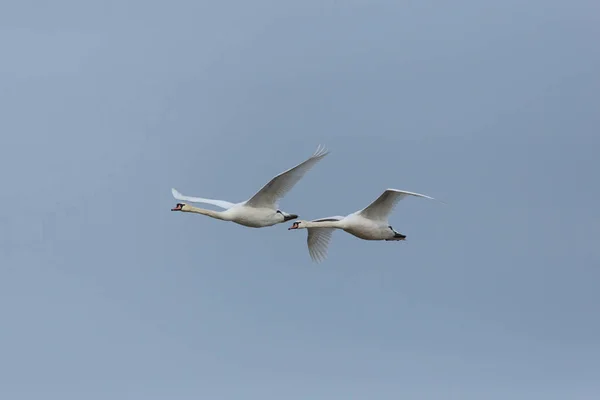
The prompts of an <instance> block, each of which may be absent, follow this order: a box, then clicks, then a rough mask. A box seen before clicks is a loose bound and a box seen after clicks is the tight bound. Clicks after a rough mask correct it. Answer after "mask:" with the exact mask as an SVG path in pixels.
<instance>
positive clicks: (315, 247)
mask: <svg viewBox="0 0 600 400" xmlns="http://www.w3.org/2000/svg"><path fill="white" fill-rule="evenodd" d="M342 219H344V217H340V216H335V217H327V218H320V219H315V220H313V221H312V222H326V221H340V220H342ZM307 230H308V237H307V238H306V243H307V244H308V253H309V254H310V258H311V259H312V260H313V261H314V262H316V263H320V262H321V261H323V260H325V258H327V249H328V248H329V242H330V241H331V235H332V234H333V231H334V230H335V229H334V228H308V229H307Z"/></svg>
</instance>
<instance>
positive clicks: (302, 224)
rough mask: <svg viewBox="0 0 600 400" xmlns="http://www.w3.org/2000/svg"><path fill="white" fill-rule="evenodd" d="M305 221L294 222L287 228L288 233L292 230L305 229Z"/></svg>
mask: <svg viewBox="0 0 600 400" xmlns="http://www.w3.org/2000/svg"><path fill="white" fill-rule="evenodd" d="M306 228H307V226H306V221H303V220H299V221H295V222H294V223H293V224H292V226H290V227H289V228H288V231H291V230H292V229H306Z"/></svg>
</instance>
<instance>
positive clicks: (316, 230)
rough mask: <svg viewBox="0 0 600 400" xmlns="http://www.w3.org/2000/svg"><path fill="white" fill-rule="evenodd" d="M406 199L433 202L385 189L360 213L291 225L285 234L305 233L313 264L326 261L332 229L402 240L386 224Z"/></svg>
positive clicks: (402, 238)
mask: <svg viewBox="0 0 600 400" xmlns="http://www.w3.org/2000/svg"><path fill="white" fill-rule="evenodd" d="M407 196H416V197H423V198H426V199H431V200H435V199H434V198H433V197H429V196H426V195H424V194H419V193H413V192H406V191H404V190H398V189H387V190H386V191H385V192H383V193H382V194H381V196H379V197H378V198H377V200H375V201H374V202H372V203H371V204H369V205H368V206H367V207H366V208H363V209H362V210H360V211H356V212H354V213H352V214H350V215H347V216H345V217H341V216H335V217H327V218H320V219H315V220H313V221H304V220H299V221H295V222H294V223H293V224H292V226H291V227H290V228H288V230H291V229H308V238H307V240H306V242H307V244H308V252H309V254H310V257H311V258H312V260H313V261H314V262H317V263H318V262H321V261H323V260H324V259H325V258H326V257H327V248H328V246H329V241H330V240H331V234H332V233H333V230H334V229H341V230H344V231H346V232H348V233H349V234H351V235H354V236H356V237H357V238H360V239H364V240H386V241H398V240H405V239H406V235H403V234H401V233H398V232H396V231H395V230H394V228H392V227H391V225H390V224H389V222H388V216H389V215H390V213H391V212H392V210H393V209H394V207H395V206H396V204H398V201H400V200H402V199H404V198H405V197H407Z"/></svg>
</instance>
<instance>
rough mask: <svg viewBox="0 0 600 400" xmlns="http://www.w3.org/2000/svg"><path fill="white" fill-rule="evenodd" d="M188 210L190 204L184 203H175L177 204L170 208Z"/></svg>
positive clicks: (172, 209)
mask: <svg viewBox="0 0 600 400" xmlns="http://www.w3.org/2000/svg"><path fill="white" fill-rule="evenodd" d="M189 210H190V206H188V205H187V204H185V203H177V205H176V206H175V207H174V208H171V211H184V212H185V211H189Z"/></svg>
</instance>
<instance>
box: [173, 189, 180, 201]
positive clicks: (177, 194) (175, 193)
mask: <svg viewBox="0 0 600 400" xmlns="http://www.w3.org/2000/svg"><path fill="white" fill-rule="evenodd" d="M171 194H172V195H173V197H175V198H176V199H177V200H181V199H180V197H181V193H179V192H178V191H177V189H175V188H171Z"/></svg>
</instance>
